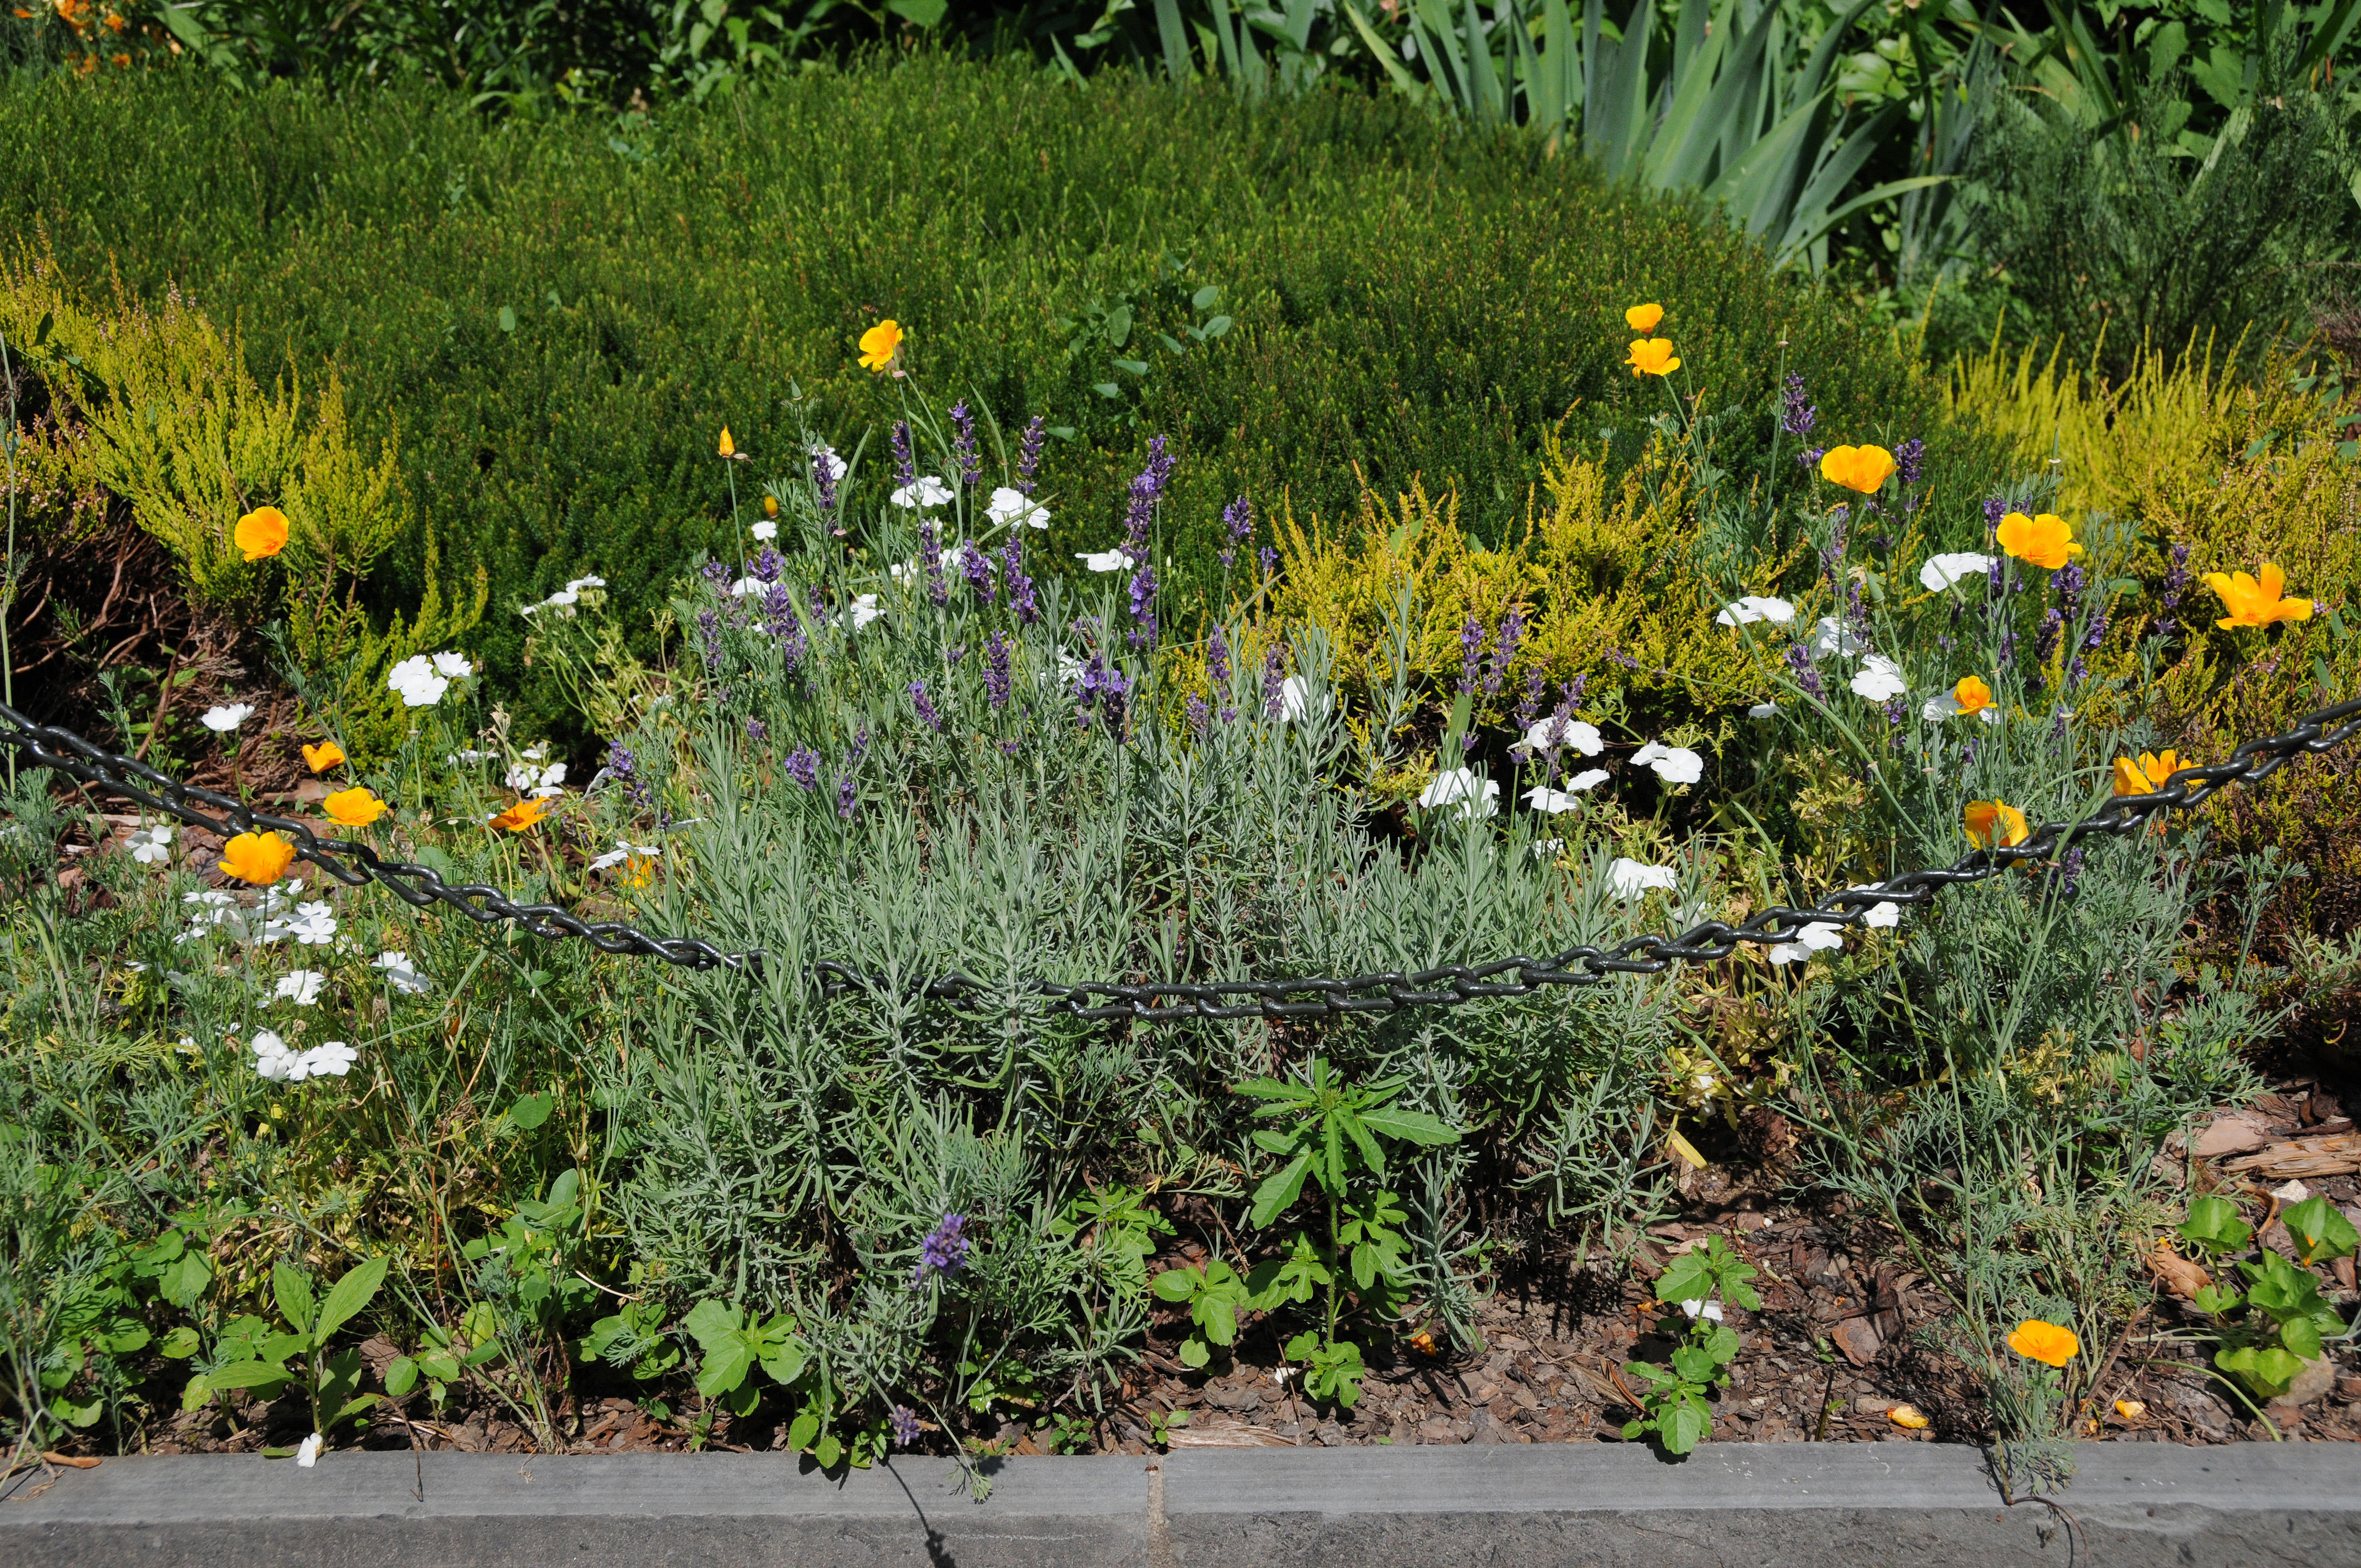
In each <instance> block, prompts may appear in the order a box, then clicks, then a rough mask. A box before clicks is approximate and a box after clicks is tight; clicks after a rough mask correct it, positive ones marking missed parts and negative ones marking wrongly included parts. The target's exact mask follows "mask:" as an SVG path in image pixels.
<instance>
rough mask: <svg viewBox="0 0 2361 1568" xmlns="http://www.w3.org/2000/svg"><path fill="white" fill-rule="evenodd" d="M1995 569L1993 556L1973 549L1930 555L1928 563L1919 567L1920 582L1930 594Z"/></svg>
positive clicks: (1958, 584)
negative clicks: (1978, 552)
mask: <svg viewBox="0 0 2361 1568" xmlns="http://www.w3.org/2000/svg"><path fill="white" fill-rule="evenodd" d="M1992 569H1993V558H1992V557H1991V556H1989V555H1979V554H1976V553H1975V552H1974V551H1972V550H1959V551H1954V552H1953V553H1951V554H1948V555H1929V556H1928V557H1927V564H1926V565H1923V566H1921V567H1919V568H1918V584H1919V586H1920V587H1923V588H1925V589H1926V590H1927V592H1928V593H1930V594H1939V593H1941V592H1942V591H1943V590H1944V589H1945V588H1952V587H1959V586H1960V584H1961V583H1964V582H1966V581H1967V580H1968V579H1969V578H1970V577H1982V576H1987V575H1989V574H1990V573H1991V571H1992Z"/></svg>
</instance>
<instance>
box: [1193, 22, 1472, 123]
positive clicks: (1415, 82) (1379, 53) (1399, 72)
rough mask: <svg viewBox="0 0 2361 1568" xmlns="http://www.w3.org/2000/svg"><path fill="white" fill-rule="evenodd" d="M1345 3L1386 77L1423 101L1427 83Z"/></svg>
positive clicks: (1397, 88) (1407, 95)
mask: <svg viewBox="0 0 2361 1568" xmlns="http://www.w3.org/2000/svg"><path fill="white" fill-rule="evenodd" d="M1222 3H1223V0H1213V4H1214V5H1221V4H1222ZM1344 4H1345V18H1346V19H1347V20H1348V21H1350V22H1351V23H1352V24H1353V27H1354V29H1355V30H1356V31H1357V32H1358V33H1359V34H1360V35H1361V41H1362V42H1363V43H1364V44H1366V45H1367V46H1368V49H1369V53H1370V55H1371V56H1372V57H1373V58H1374V59H1375V60H1377V62H1378V64H1379V65H1381V66H1384V67H1385V69H1386V78H1387V80H1389V81H1390V82H1392V83H1393V84H1394V91H1395V92H1397V93H1400V94H1401V95H1402V96H1403V97H1405V98H1407V99H1409V100H1410V101H1411V103H1413V104H1417V103H1422V102H1423V101H1424V100H1425V97H1426V83H1425V82H1421V81H1420V80H1419V79H1418V78H1417V77H1415V76H1412V75H1411V73H1410V68H1409V67H1408V66H1406V65H1404V64H1402V62H1401V57H1400V55H1398V54H1396V53H1395V52H1394V50H1393V49H1390V48H1389V47H1388V46H1387V44H1386V41H1385V40H1384V39H1383V38H1379V37H1378V30H1377V29H1376V28H1375V27H1371V26H1369V19H1368V18H1367V16H1362V15H1361V8H1360V7H1359V6H1358V5H1354V4H1353V0H1344Z"/></svg>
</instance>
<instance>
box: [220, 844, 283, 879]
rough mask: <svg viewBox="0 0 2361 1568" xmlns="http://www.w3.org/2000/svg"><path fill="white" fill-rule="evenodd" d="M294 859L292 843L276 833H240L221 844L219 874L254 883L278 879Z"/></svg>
mask: <svg viewBox="0 0 2361 1568" xmlns="http://www.w3.org/2000/svg"><path fill="white" fill-rule="evenodd" d="M294 863H295V846H294V845H292V844H291V843H289V842H288V841H287V840H286V839H281V838H280V836H279V835H278V834H276V833H241V834H239V835H238V836H237V837H236V838H235V839H231V840H230V841H229V842H228V843H226V844H225V845H223V846H222V858H221V869H222V874H223V875H224V876H234V877H236V878H237V880H238V881H240V882H250V883H254V885H255V886H257V887H261V886H263V885H265V884H267V883H274V882H277V881H278V880H279V879H280V877H282V876H284V875H286V874H287V868H288V867H289V866H291V865H293V864H294Z"/></svg>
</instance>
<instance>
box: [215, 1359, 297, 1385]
mask: <svg viewBox="0 0 2361 1568" xmlns="http://www.w3.org/2000/svg"><path fill="white" fill-rule="evenodd" d="M204 1381H205V1383H206V1385H207V1387H211V1388H214V1389H215V1390H219V1389H225V1388H283V1387H286V1386H287V1385H288V1384H289V1383H291V1382H293V1381H294V1378H293V1376H291V1374H290V1373H289V1372H288V1370H287V1369H286V1368H285V1367H283V1366H281V1365H279V1364H278V1363H277V1362H272V1361H238V1362H233V1363H231V1364H230V1365H227V1366H216V1367H214V1369H213V1370H212V1371H211V1372H208V1373H206V1374H205V1376H204Z"/></svg>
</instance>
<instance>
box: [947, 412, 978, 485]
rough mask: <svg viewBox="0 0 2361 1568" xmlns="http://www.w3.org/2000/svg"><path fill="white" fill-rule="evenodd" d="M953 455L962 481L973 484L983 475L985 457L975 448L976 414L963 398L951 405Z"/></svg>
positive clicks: (963, 483)
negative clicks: (970, 410) (969, 408)
mask: <svg viewBox="0 0 2361 1568" xmlns="http://www.w3.org/2000/svg"><path fill="white" fill-rule="evenodd" d="M951 456H952V457H953V458H954V459H956V460H957V461H958V463H959V472H960V483H961V484H962V485H967V486H971V487H972V486H973V485H974V484H975V483H976V481H977V480H979V479H981V478H983V457H982V456H980V455H978V454H977V452H976V449H975V415H973V414H972V413H970V412H969V411H968V406H967V400H966V399H964V398H962V399H961V400H959V401H958V402H955V403H953V404H952V405H951Z"/></svg>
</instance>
